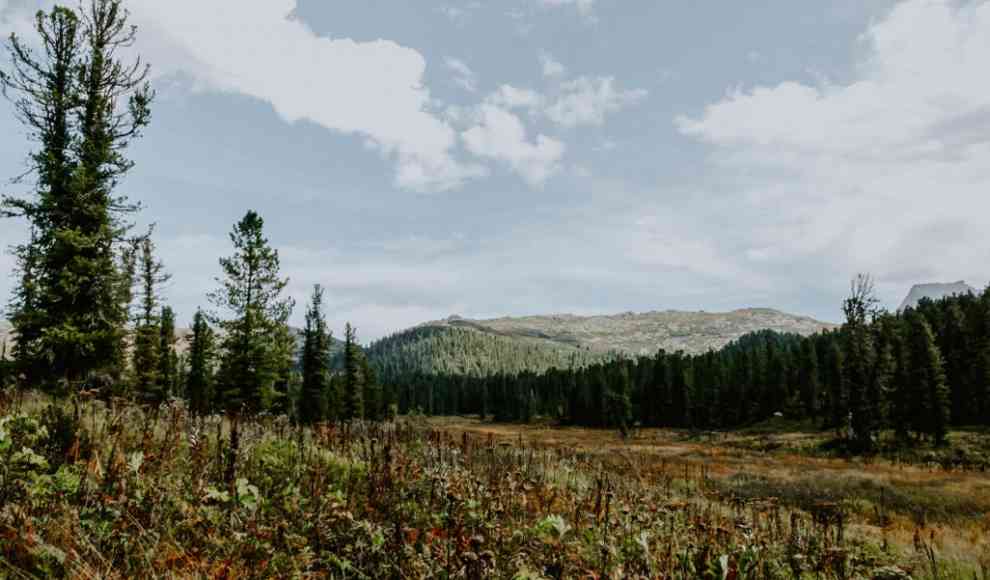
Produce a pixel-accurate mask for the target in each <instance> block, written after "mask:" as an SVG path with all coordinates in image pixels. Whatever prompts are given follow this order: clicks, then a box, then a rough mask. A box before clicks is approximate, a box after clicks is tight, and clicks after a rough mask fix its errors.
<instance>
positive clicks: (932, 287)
mask: <svg viewBox="0 0 990 580" xmlns="http://www.w3.org/2000/svg"><path fill="white" fill-rule="evenodd" d="M976 293H977V292H976V288H973V287H972V286H970V285H969V284H967V283H966V282H963V281H962V280H960V281H958V282H952V283H949V284H915V285H914V286H913V287H912V288H911V291H910V292H908V295H907V296H906V297H905V298H904V301H903V302H901V305H900V306H899V307H898V308H897V311H898V312H903V311H904V310H906V309H908V308H914V307H915V306H917V305H918V302H921V299H922V298H930V299H932V300H939V299H941V298H945V297H947V296H958V295H961V294H976Z"/></svg>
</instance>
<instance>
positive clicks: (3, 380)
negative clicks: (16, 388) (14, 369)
mask: <svg viewBox="0 0 990 580" xmlns="http://www.w3.org/2000/svg"><path fill="white" fill-rule="evenodd" d="M10 367H11V364H10V361H9V360H7V340H6V339H4V340H3V341H0V389H5V388H7V384H8V383H10V382H11V380H10V374H11V373H10Z"/></svg>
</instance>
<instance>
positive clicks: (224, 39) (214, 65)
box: [129, 0, 483, 190]
mask: <svg viewBox="0 0 990 580" xmlns="http://www.w3.org/2000/svg"><path fill="white" fill-rule="evenodd" d="M129 7H130V9H131V10H132V12H133V14H134V20H135V22H136V23H137V24H138V25H139V26H140V27H141V28H142V35H141V37H140V40H141V42H142V45H141V46H139V47H138V48H139V49H140V50H142V51H143V52H145V53H146V54H148V53H150V54H148V57H149V60H152V61H154V62H155V63H156V67H157V68H156V70H157V71H158V72H159V73H164V74H167V73H170V72H181V73H184V74H186V75H189V76H190V77H192V79H193V80H194V81H195V82H196V83H197V84H198V85H199V86H200V87H201V88H206V89H209V90H216V91H229V92H236V93H241V94H245V95H249V96H252V97H255V98H258V99H261V100H264V101H267V102H269V103H270V104H271V105H272V107H273V108H274V109H275V110H276V111H277V112H278V114H280V115H281V116H282V117H284V118H285V119H286V120H287V121H288V122H295V121H299V120H308V121H312V122H314V123H317V124H319V125H322V126H324V127H326V128H328V129H331V130H334V131H339V132H341V133H344V134H354V135H359V136H361V137H363V138H365V139H367V140H368V141H369V142H370V143H372V144H373V145H374V146H375V147H376V148H377V149H378V150H379V151H380V152H381V153H382V154H384V155H386V156H389V157H391V158H394V159H395V160H396V163H397V171H396V183H397V185H399V186H400V187H403V188H410V189H415V190H443V189H449V188H453V187H456V186H458V185H460V184H461V183H463V182H464V181H465V180H467V179H471V178H473V177H477V176H479V175H480V174H482V173H483V172H482V171H481V170H480V169H479V168H478V167H475V166H471V165H465V164H462V163H460V162H458V160H456V159H455V157H454V154H453V149H454V147H455V146H456V143H457V135H456V132H455V131H454V130H453V129H452V128H451V127H450V126H449V125H448V124H447V123H446V122H444V121H443V120H442V119H440V118H439V117H438V116H436V115H434V114H432V113H431V112H430V110H429V109H430V102H431V97H430V92H429V90H428V89H427V88H426V87H425V86H424V84H423V74H424V72H425V69H426V61H425V60H424V58H423V56H422V55H421V54H420V53H419V52H417V51H415V50H413V49H410V48H407V47H403V46H400V45H398V44H396V43H395V42H391V41H388V40H376V41H371V42H356V41H354V40H351V39H347V38H325V37H320V36H317V35H316V34H315V33H313V31H312V30H310V29H309V28H308V27H307V26H306V25H305V24H304V23H303V22H301V21H299V20H297V19H295V18H294V17H293V16H292V15H293V14H294V12H295V10H296V8H297V5H296V0H267V1H265V2H248V3H245V2H240V1H238V0H214V1H211V2H207V3H203V2H197V1H196V0H173V1H170V2H159V1H158V0H134V1H132V2H130V4H129ZM191 14H195V15H196V17H195V18H191V17H190V15H191Z"/></svg>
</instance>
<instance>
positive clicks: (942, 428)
mask: <svg viewBox="0 0 990 580" xmlns="http://www.w3.org/2000/svg"><path fill="white" fill-rule="evenodd" d="M988 307H990V290H988V291H984V292H983V293H982V295H980V296H974V295H972V294H965V295H959V296H951V297H946V298H943V299H940V300H938V301H933V300H930V299H923V300H922V301H921V302H920V303H919V304H918V305H917V307H915V308H909V309H907V310H906V311H904V312H900V313H894V314H892V313H889V312H885V311H882V310H880V309H878V308H876V300H875V297H874V296H873V292H872V283H871V281H870V279H869V277H866V276H863V277H859V278H857V279H856V281H855V282H854V283H853V291H852V293H851V296H850V298H848V299H847V300H846V302H845V304H844V311H845V312H846V315H847V321H846V323H845V324H844V325H843V326H842V327H841V328H840V329H838V330H835V331H826V332H823V333H818V334H815V335H812V336H808V337H802V336H799V335H787V334H779V333H776V332H773V331H763V332H758V333H754V334H749V335H746V336H744V337H742V338H740V339H739V340H737V341H735V342H733V343H731V344H729V345H728V346H726V347H725V348H723V349H721V350H719V351H711V352H708V353H705V354H701V355H695V356H691V355H686V354H684V353H680V352H675V353H668V352H664V351H662V350H661V351H659V352H657V353H656V355H654V356H652V357H628V356H622V355H620V354H615V355H613V356H612V357H611V358H612V359H613V360H610V361H594V362H590V363H589V362H588V361H586V360H580V359H575V360H573V361H572V364H570V365H568V366H562V367H560V368H551V369H549V370H547V371H545V372H542V373H536V372H520V373H505V372H500V373H493V374H491V375H490V376H485V375H480V374H477V373H474V374H472V373H463V374H442V373H438V374H424V373H421V372H415V371H414V372H407V373H405V374H403V373H395V372H389V370H390V369H391V368H394V366H395V365H392V364H391V361H389V360H388V358H387V357H381V359H379V358H375V359H373V360H375V363H376V364H378V365H380V367H381V371H380V372H381V376H382V377H383V378H384V380H385V381H386V382H387V383H391V387H390V390H391V391H392V392H396V393H398V394H399V403H400V404H399V408H400V410H401V411H403V412H405V411H408V410H409V409H414V408H418V409H421V410H422V412H425V413H427V414H438V415H444V414H452V415H453V414H479V415H481V416H482V417H490V418H492V419H493V420H495V421H522V422H529V421H531V420H533V419H534V418H536V417H549V418H552V419H555V420H557V421H559V422H561V423H563V424H570V425H581V426H591V427H602V428H618V429H620V430H622V431H623V432H626V431H627V430H628V429H630V428H632V427H634V426H642V427H674V428H683V429H707V430H712V429H733V428H739V427H745V426H747V425H751V424H754V423H759V422H761V421H766V420H768V419H771V418H773V417H775V416H782V417H786V418H787V419H791V420H806V421H811V422H812V424H813V425H815V426H817V427H818V428H821V429H832V430H834V431H835V432H836V433H837V434H838V435H839V437H840V438H841V439H843V440H845V442H846V443H847V444H848V445H847V447H848V449H849V450H851V451H868V450H870V449H871V448H873V447H874V446H875V444H876V443H877V439H878V436H879V435H880V434H881V433H884V432H892V433H894V434H895V435H896V441H897V442H898V443H900V444H903V445H910V444H913V443H915V442H920V441H923V440H925V441H929V442H932V443H935V444H942V443H944V442H945V438H946V433H947V431H948V429H949V428H950V427H960V426H973V425H988V424H990V388H988V386H990V374H988V373H990V366H988V365H990V358H988V357H990V334H988V322H990V318H988V313H990V310H988ZM393 340H394V339H393ZM472 340H479V339H477V338H474V339H472ZM465 342H466V341H465ZM376 346H378V347H379V348H380V345H376ZM376 346H372V348H371V353H373V355H374V353H376ZM463 348H469V347H463ZM391 352H400V353H401V352H402V350H401V349H394V348H393V349H390V350H388V351H386V353H391ZM470 352H472V353H474V352H479V353H481V356H495V353H494V352H493V351H490V350H487V351H486V350H485V349H483V348H480V349H479V348H477V347H474V348H473V349H471V350H470ZM407 368H410V369H415V368H416V367H412V366H410V367H407Z"/></svg>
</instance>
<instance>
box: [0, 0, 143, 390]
mask: <svg viewBox="0 0 990 580" xmlns="http://www.w3.org/2000/svg"><path fill="white" fill-rule="evenodd" d="M127 18H128V14H127V12H126V11H125V10H123V8H122V7H121V2H120V0H90V1H89V2H86V3H85V4H84V5H82V6H80V9H79V13H78V14H76V13H74V12H72V11H70V10H67V9H64V8H55V9H54V10H52V12H50V13H47V14H46V13H44V12H39V13H38V16H37V19H36V23H35V24H36V30H37V32H38V34H39V36H40V38H41V47H42V50H41V51H40V53H41V58H40V59H35V57H34V53H33V52H32V51H30V50H28V49H27V48H26V47H25V45H24V44H23V43H22V42H21V41H20V39H19V38H17V37H16V36H12V37H11V40H10V43H9V44H8V52H9V54H10V56H11V63H12V67H11V70H10V71H8V72H4V73H2V75H0V84H2V86H3V90H4V91H5V92H6V93H10V92H13V93H16V94H18V95H19V96H20V98H18V99H16V100H15V109H16V110H17V112H18V115H19V117H20V119H21V121H22V122H23V123H24V124H25V125H26V126H27V127H28V129H29V131H30V132H31V134H32V136H33V137H34V138H35V139H36V140H37V141H38V142H39V143H40V149H39V150H38V151H36V152H35V154H34V155H33V157H32V163H31V170H32V171H34V172H35V173H36V175H37V178H38V190H37V192H36V194H35V195H34V196H33V197H31V198H25V199H12V198H5V199H4V203H3V208H4V215H8V216H20V217H24V218H26V219H27V220H28V222H29V223H30V225H31V227H32V230H33V233H34V239H33V240H32V244H34V245H36V246H37V249H36V250H34V251H32V250H28V249H26V248H24V247H23V246H21V247H18V248H16V249H15V255H16V256H17V257H18V260H19V262H20V269H21V272H22V280H21V283H22V285H23V284H25V283H26V282H27V280H26V278H30V279H31V281H30V283H31V284H33V285H34V287H33V288H31V289H28V290H27V291H24V290H25V289H24V288H22V289H21V291H18V292H17V293H16V295H17V296H18V299H17V300H15V302H16V304H14V306H15V308H14V309H13V310H14V312H13V316H12V319H13V321H14V323H15V325H16V326H15V332H16V333H17V334H18V335H21V334H22V333H23V335H24V337H25V339H26V340H27V343H26V344H27V345H28V346H26V348H25V353H26V355H27V356H28V359H29V360H30V359H32V358H33V359H35V360H44V361H46V362H47V363H48V364H45V365H29V366H30V368H31V369H32V370H33V371H37V372H39V373H40V376H38V377H37V380H39V381H41V382H44V383H48V384H52V383H54V382H58V383H59V384H61V385H62V386H63V387H67V388H77V387H78V386H80V385H82V383H83V382H84V381H86V380H88V379H95V378H96V376H97V375H98V374H99V375H102V376H104V377H110V378H113V377H117V378H119V373H120V371H121V369H122V368H123V366H124V364H123V363H124V360H123V359H124V353H125V348H124V339H125V335H126V323H127V318H128V308H129V302H128V301H129V299H130V293H131V292H130V288H131V283H132V280H131V277H130V276H131V275H132V272H130V271H129V268H130V266H131V265H132V262H131V261H130V260H131V259H132V256H131V255H129V254H128V252H129V251H130V250H129V249H128V246H127V245H126V244H122V241H123V240H124V238H125V234H126V232H127V230H128V225H127V224H126V223H125V222H124V219H123V217H124V215H126V213H128V212H130V211H133V210H134V208H133V206H130V205H129V204H128V203H127V202H126V199H125V198H123V197H120V196H116V197H115V196H114V193H113V189H114V187H115V186H116V184H117V182H118V181H119V180H120V178H121V177H122V176H123V175H124V174H126V173H127V171H128V170H130V168H131V167H132V163H131V162H130V161H129V160H127V159H126V158H125V157H124V151H125V150H126V147H127V145H128V144H129V143H130V142H131V141H132V140H133V139H134V138H135V137H137V136H138V135H139V134H140V132H141V129H142V128H143V127H144V126H145V125H146V124H147V123H148V120H149V116H150V110H149V104H150V102H151V99H152V94H151V91H150V89H149V88H148V85H147V84H146V83H145V82H144V79H145V76H146V74H147V69H146V68H145V67H143V66H141V65H140V63H139V62H138V63H137V64H134V65H130V64H127V63H125V62H123V61H121V60H120V59H119V56H118V55H119V54H121V53H123V52H124V51H123V50H121V49H122V48H123V47H127V46H130V45H131V44H133V42H134V37H135V31H134V28H133V27H131V26H129V25H128V24H127ZM24 298H29V300H24ZM25 309H30V312H27V311H25ZM22 331H23V332H22Z"/></svg>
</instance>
